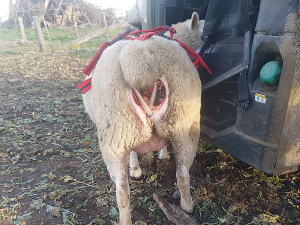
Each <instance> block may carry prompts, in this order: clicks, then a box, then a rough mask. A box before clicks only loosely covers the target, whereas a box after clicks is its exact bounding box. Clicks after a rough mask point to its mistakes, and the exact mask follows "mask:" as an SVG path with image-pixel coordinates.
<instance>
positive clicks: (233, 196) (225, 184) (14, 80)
mask: <svg viewBox="0 0 300 225" xmlns="http://www.w3.org/2000/svg"><path fill="white" fill-rule="evenodd" d="M3 46H4V47H3V49H2V48H1V49H0V103H1V104H0V161H1V165H0V193H1V201H0V224H1V225H10V224H15V225H17V224H20V225H25V224H28V225H41V224H45V225H58V224H84V225H88V224H89V225H91V224H115V223H116V222H117V221H118V211H117V205H116V198H115V187H114V185H113V182H112V181H111V180H110V178H109V174H108V172H107V170H106V166H105V164H104V163H103V160H102V159H101V155H100V152H99V149H98V141H97V134H96V129H95V126H94V125H93V124H92V122H91V121H90V119H89V118H88V116H87V114H86V113H85V112H84V107H83V103H82V97H81V94H80V91H79V90H78V89H77V88H76V86H77V85H78V84H79V83H80V82H81V81H82V80H83V79H84V75H83V74H82V70H83V69H84V68H85V67H86V66H87V65H88V63H89V61H90V60H91V57H92V54H89V50H84V49H83V50H76V51H63V52H53V53H47V54H42V53H39V52H32V51H28V48H27V50H22V49H21V46H18V45H16V44H15V45H11V43H5V44H4V45H3ZM8 49H10V50H9V51H8ZM87 56H88V57H87ZM169 150H170V151H171V148H170V149H169ZM140 159H141V160H140V161H141V167H142V168H143V177H142V180H140V181H133V180H130V187H131V205H132V219H133V222H134V223H135V224H149V225H150V224H172V223H171V222H169V221H168V219H167V218H166V216H165V215H164V213H163V212H162V211H161V209H160V208H159V207H158V206H157V204H156V203H155V201H154V200H153V198H152V194H153V193H158V194H159V195H161V196H163V197H164V198H165V199H166V200H167V201H168V202H169V203H172V204H175V205H179V195H178V190H177V185H176V177H175V161H174V157H173V155H171V159H170V160H169V161H165V160H164V161H161V160H158V159H157V155H156V156H155V158H154V159H153V160H149V159H147V157H145V156H140ZM190 173H191V192H192V196H193V198H194V200H195V203H196V206H195V208H194V211H193V212H192V213H191V214H190V216H191V217H192V218H193V219H194V220H195V221H196V222H197V223H198V224H300V176H299V175H300V172H295V173H292V174H287V175H281V176H275V177H273V176H269V175H267V174H265V173H263V172H261V171H259V170H256V169H255V168H253V167H251V166H249V165H248V164H246V163H243V162H241V161H239V160H237V159H236V158H233V157H232V156H230V155H229V154H227V153H224V152H223V151H221V150H220V149H215V148H214V147H213V146H210V145H209V144H207V143H204V142H200V143H199V151H198V153H197V156H196V159H195V162H194V164H193V165H192V168H191V170H190Z"/></svg>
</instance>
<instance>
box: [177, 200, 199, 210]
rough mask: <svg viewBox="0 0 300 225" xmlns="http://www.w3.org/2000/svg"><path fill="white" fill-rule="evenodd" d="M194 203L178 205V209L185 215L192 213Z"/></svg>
mask: <svg viewBox="0 0 300 225" xmlns="http://www.w3.org/2000/svg"><path fill="white" fill-rule="evenodd" d="M194 206H195V203H194V202H193V201H191V202H190V204H187V203H185V204H183V203H182V202H181V203H180V207H181V208H182V209H183V210H184V211H185V212H186V213H192V212H193V209H194Z"/></svg>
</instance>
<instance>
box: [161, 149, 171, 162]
mask: <svg viewBox="0 0 300 225" xmlns="http://www.w3.org/2000/svg"><path fill="white" fill-rule="evenodd" d="M158 158H159V159H168V160H169V159H170V158H171V157H170V155H169V154H168V152H167V151H160V153H159V156H158Z"/></svg>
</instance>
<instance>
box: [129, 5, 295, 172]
mask: <svg viewBox="0 0 300 225" xmlns="http://www.w3.org/2000/svg"><path fill="white" fill-rule="evenodd" d="M194 11H195V12H197V13H198V14H199V16H200V19H205V25H204V30H203V35H202V39H203V41H204V44H203V46H202V48H201V50H200V53H199V54H200V55H201V56H202V58H203V60H204V61H205V62H206V64H207V65H208V66H209V68H210V69H211V71H212V73H213V74H212V75H208V74H207V72H206V71H205V70H202V69H201V68H200V70H199V75H200V77H201V80H202V85H203V94H202V109H201V138H202V139H203V140H205V141H207V142H209V143H211V144H213V145H215V146H217V147H219V148H221V149H222V150H224V151H226V152H228V153H230V154H232V155H233V156H235V157H237V158H239V159H241V160H243V161H244V162H247V163H248V164H250V165H252V166H253V167H255V168H257V169H260V170H262V171H264V172H266V173H269V174H273V175H278V174H283V173H289V172H293V171H296V170H298V166H299V164H300V67H299V66H300V64H299V52H298V50H299V26H300V20H299V11H300V5H299V0H137V1H136V4H135V5H134V6H133V7H132V8H131V9H130V10H129V11H128V12H127V20H128V22H129V23H130V24H131V25H133V26H135V27H137V28H138V29H150V28H154V27H157V26H161V25H172V24H175V23H177V22H182V21H185V20H187V19H189V18H191V15H192V13H193V12H194Z"/></svg>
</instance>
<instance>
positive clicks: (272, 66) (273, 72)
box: [259, 61, 282, 86]
mask: <svg viewBox="0 0 300 225" xmlns="http://www.w3.org/2000/svg"><path fill="white" fill-rule="evenodd" d="M281 68H282V64H281V63H280V62H278V61H271V62H268V63H266V64H265V65H264V66H263V67H262V68H261V70H260V73H259V76H260V80H261V82H262V83H263V84H264V85H267V86H270V85H275V84H277V83H278V81H279V78H280V74H281Z"/></svg>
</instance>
